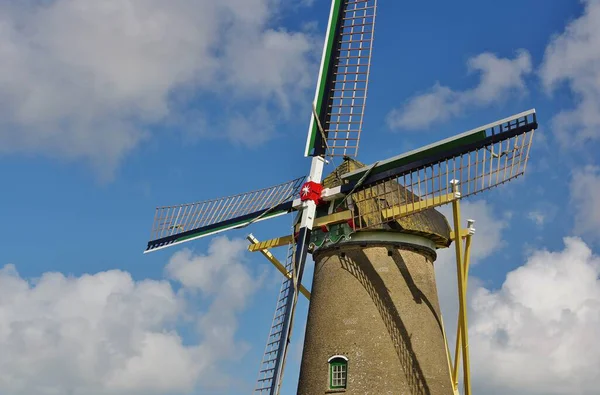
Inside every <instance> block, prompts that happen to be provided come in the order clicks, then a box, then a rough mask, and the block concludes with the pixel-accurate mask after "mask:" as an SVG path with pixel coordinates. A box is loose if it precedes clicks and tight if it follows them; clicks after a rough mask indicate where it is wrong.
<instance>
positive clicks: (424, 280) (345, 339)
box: [298, 243, 452, 395]
mask: <svg viewBox="0 0 600 395" xmlns="http://www.w3.org/2000/svg"><path fill="white" fill-rule="evenodd" d="M390 255H391V256H390ZM314 259H315V262H316V264H315V265H316V266H315V274H314V278H313V286H312V296H311V302H310V308H309V316H308V323H307V329H306V337H305V343H304V351H303V357H302V365H301V372H300V381H299V386H298V394H300V395H319V394H327V393H332V392H334V391H332V390H329V369H328V363H327V361H328V359H329V358H330V357H331V356H333V355H338V354H341V355H345V356H346V357H347V358H348V359H349V362H348V387H347V389H346V390H345V391H343V392H344V393H346V394H355V395H386V394H394V395H404V394H406V395H408V394H410V395H451V394H452V389H451V383H450V376H449V369H448V363H447V358H446V351H445V350H446V349H445V345H444V340H443V335H442V330H441V320H440V309H439V302H438V297H437V290H436V283H435V277H434V269H433V259H434V254H433V253H432V252H431V251H428V250H424V249H420V250H419V249H415V248H411V247H410V246H407V245H402V244H398V243H396V244H394V243H371V244H368V245H363V246H361V245H351V244H348V245H341V247H340V248H336V249H328V250H322V251H316V252H315V254H314ZM335 392H338V391H335Z"/></svg>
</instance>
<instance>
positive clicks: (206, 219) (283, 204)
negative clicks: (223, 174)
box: [146, 177, 304, 252]
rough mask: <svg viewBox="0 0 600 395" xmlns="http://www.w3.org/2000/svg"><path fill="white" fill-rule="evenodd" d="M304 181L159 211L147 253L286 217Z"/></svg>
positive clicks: (159, 208)
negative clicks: (257, 222)
mask: <svg viewBox="0 0 600 395" xmlns="http://www.w3.org/2000/svg"><path fill="white" fill-rule="evenodd" d="M303 181H304V177H299V178H296V179H294V180H291V181H288V182H285V183H283V184H279V185H275V186H273V187H270V188H264V189H259V190H256V191H252V192H247V193H242V194H239V195H234V196H228V197H224V198H220V199H213V200H206V201H202V202H196V203H189V204H181V205H178V206H166V207H158V208H157V209H156V213H155V216H154V224H153V226H152V233H151V241H149V242H148V246H147V248H146V252H149V251H154V250H158V249H161V248H165V247H170V246H173V245H176V244H180V243H183V242H186V241H190V240H194V239H197V238H200V237H204V236H208V235H212V234H215V233H219V232H223V231H226V230H229V229H235V228H239V227H242V226H245V225H248V224H250V223H252V222H256V221H260V220H264V219H267V218H272V217H275V216H278V215H283V214H286V213H288V212H290V211H291V210H292V200H293V199H294V198H295V197H296V196H297V195H298V194H299V193H300V187H301V186H302V183H303Z"/></svg>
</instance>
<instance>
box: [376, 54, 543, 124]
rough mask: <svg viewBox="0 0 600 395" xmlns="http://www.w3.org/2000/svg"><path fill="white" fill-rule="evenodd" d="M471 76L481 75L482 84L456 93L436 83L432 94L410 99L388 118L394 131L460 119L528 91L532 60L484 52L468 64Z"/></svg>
mask: <svg viewBox="0 0 600 395" xmlns="http://www.w3.org/2000/svg"><path fill="white" fill-rule="evenodd" d="M468 68H469V72H470V73H478V74H479V75H480V81H479V84H478V85H477V86H476V87H474V88H471V89H467V90H463V91H455V90H453V89H452V88H449V87H447V86H443V85H440V84H439V83H436V84H435V85H434V86H433V87H432V88H431V89H430V91H429V92H427V93H424V94H421V95H418V96H414V97H412V98H410V99H409V100H408V101H407V102H406V103H405V104H404V105H403V106H402V107H400V108H398V109H394V110H392V111H391V112H390V113H389V114H388V117H387V122H388V126H389V127H390V128H391V129H423V128H427V127H429V126H431V125H433V124H435V123H437V122H441V121H445V120H448V119H450V118H452V117H456V116H459V115H461V114H463V112H464V111H465V110H466V109H467V108H474V109H475V108H477V107H485V106H489V105H491V104H493V103H496V102H498V101H501V100H504V99H506V98H508V97H509V96H510V95H511V94H513V93H521V94H522V93H524V92H525V91H526V86H525V81H524V78H525V76H526V75H527V74H529V73H530V72H531V71H532V64H531V56H530V55H529V52H527V51H525V50H519V51H518V52H517V55H516V56H515V58H514V59H509V58H499V57H497V56H496V55H494V54H492V53H489V52H485V53H482V54H480V55H477V56H475V57H473V58H471V59H469V61H468Z"/></svg>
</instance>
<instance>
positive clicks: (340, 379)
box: [329, 355, 348, 389]
mask: <svg viewBox="0 0 600 395" xmlns="http://www.w3.org/2000/svg"><path fill="white" fill-rule="evenodd" d="M347 377H348V358H346V357H344V356H342V355H336V356H334V357H331V358H329V388H332V389H337V388H346V382H347Z"/></svg>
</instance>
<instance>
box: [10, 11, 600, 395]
mask: <svg viewBox="0 0 600 395" xmlns="http://www.w3.org/2000/svg"><path fill="white" fill-rule="evenodd" d="M329 5H330V2H329V1H328V0H302V1H283V0H219V1H214V0H174V1H169V2H165V1H160V0H106V1H89V0H4V1H2V2H0V141H1V144H0V169H2V170H0V174H2V185H3V188H2V193H0V218H1V220H2V223H3V225H4V226H2V227H1V228H0V240H2V242H1V243H0V247H1V248H0V349H1V350H2V352H1V353H0V394H2V395H17V394H19V395H31V394H40V395H54V394H57V395H58V394H61V395H62V394H68V395H105V394H106V395H125V394H133V395H135V394H144V395H167V394H175V395H180V394H181V395H183V394H211V395H212V394H215V395H224V394H227V395H229V394H232V395H234V394H248V393H250V392H251V390H252V388H253V385H254V380H255V378H256V372H257V369H258V364H259V361H260V358H261V356H262V352H263V347H264V342H265V339H266V336H267V332H268V329H269V325H270V321H271V318H272V313H273V311H272V309H273V308H274V303H275V296H276V294H277V292H278V289H279V281H280V278H279V275H278V273H277V272H276V271H275V270H274V269H273V268H272V267H270V266H269V265H268V263H267V262H266V261H264V260H263V259H262V258H261V257H260V256H255V255H252V254H250V253H248V252H246V251H245V249H246V242H245V241H244V236H245V234H246V233H247V232H248V229H244V230H240V231H235V232H231V233H228V234H227V235H226V236H221V237H216V238H213V239H210V238H209V239H206V240H205V239H202V240H199V241H197V242H193V243H189V245H187V246H186V245H183V246H180V247H179V246H178V247H176V248H173V249H167V250H164V251H159V252H156V253H153V254H149V255H142V251H143V250H144V248H145V243H146V241H147V238H148V236H149V229H150V225H151V223H152V218H153V210H154V208H155V207H156V206H160V205H168V204H177V203H187V202H189V201H196V200H203V199H209V198H214V197H219V196H223V195H228V194H234V193H237V192H241V191H248V190H252V189H256V188H260V187H265V186H269V185H273V184H276V183H279V182H283V181H287V180H289V179H292V178H295V177H298V176H300V175H302V174H306V172H307V170H308V165H309V162H308V160H307V159H306V158H303V156H302V152H303V149H304V141H305V136H306V130H307V121H308V119H309V116H310V100H311V99H312V94H313V92H314V85H315V83H316V72H317V68H318V64H317V62H318V60H319V59H320V51H321V48H322V41H323V36H324V30H325V26H326V19H327V16H328V10H329ZM598 20H600V1H598V0H584V1H576V0H556V1H552V2H548V1H547V0H529V1H517V0H506V1H503V2H482V1H475V0H467V1H463V2H459V3H457V2H446V1H441V0H432V1H421V2H405V1H383V0H382V1H380V4H379V13H378V20H377V26H376V34H375V50H374V59H373V61H374V64H373V67H372V76H371V85H370V91H369V101H368V106H367V115H366V119H365V125H364V133H363V138H362V141H361V152H360V156H359V159H361V160H362V161H363V162H367V163H371V162H374V161H376V160H379V159H383V158H386V157H389V156H393V155H396V154H398V153H401V152H403V151H405V150H407V149H411V148H416V147H418V146H421V145H424V144H427V143H430V142H433V141H435V140H438V139H441V138H445V137H448V136H451V135H453V134H456V133H459V132H462V131H464V130H468V129H471V128H473V127H476V126H478V125H481V124H485V123H488V122H492V121H494V120H496V119H498V118H504V117H506V116H509V115H512V114H514V113H518V112H521V111H524V110H527V109H529V108H533V107H535V108H536V109H537V111H538V120H539V121H540V130H539V131H538V132H537V133H536V136H535V144H534V148H533V149H532V152H531V160H530V164H529V166H528V174H527V175H526V177H524V178H522V179H519V180H518V181H515V182H512V183H509V184H506V185H504V186H503V187H501V188H497V189H496V190H494V191H490V192H489V193H488V194H485V195H480V196H478V197H477V198H475V199H472V200H469V201H468V202H465V203H464V204H463V208H464V212H465V214H464V215H465V216H466V217H469V218H473V219H475V220H476V221H477V222H476V228H477V234H476V236H475V240H474V243H475V245H474V250H473V267H472V277H471V279H470V283H469V284H470V291H469V309H470V339H471V355H472V370H473V375H474V387H475V389H476V390H477V391H478V393H481V394H492V395H493V394H505V393H511V394H523V395H542V394H596V393H598V387H599V386H600V373H598V368H597V367H598V366H600V342H598V339H597V337H598V336H597V333H598V329H599V328H600V282H599V281H598V278H599V274H600V203H598V199H597V198H596V196H598V195H599V194H600V156H599V155H598V152H599V148H600V141H599V140H600V23H598V22H597V21H598ZM444 212H446V213H448V211H447V208H446V209H444ZM289 225H290V219H289V218H279V219H276V220H272V221H267V222H264V223H261V224H257V225H256V226H254V227H253V228H252V229H251V231H252V232H253V233H254V234H255V235H256V236H257V237H258V238H259V239H266V238H269V237H275V236H279V235H281V234H282V233H284V232H285V231H286V229H288V228H287V227H288V226H289ZM452 259H453V255H452V252H451V251H444V252H441V253H440V256H439V259H438V262H437V266H436V271H437V274H438V288H439V293H440V299H441V303H442V306H443V309H444V313H445V317H446V321H447V322H453V321H454V320H453V317H454V316H453V315H454V314H456V305H455V296H454V294H455V292H456V289H455V286H454V282H455V278H454V268H453V267H452V265H453V261H452ZM310 274H311V270H310V268H309V271H308V278H310V277H309V276H310ZM307 285H310V281H308V282H307ZM305 314H306V305H305V304H301V305H300V310H299V314H298V316H299V318H298V320H297V328H298V329H297V331H296V333H297V334H298V335H297V336H296V337H295V338H294V343H293V348H292V353H291V357H290V363H289V364H288V369H287V371H286V380H285V391H286V393H287V394H293V393H295V386H296V381H297V375H298V362H299V358H300V353H301V344H302V336H301V333H302V332H303V328H304V323H305ZM448 325H449V327H450V330H449V332H450V334H451V335H452V334H453V332H454V330H453V329H452V327H453V326H454V325H453V324H448Z"/></svg>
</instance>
